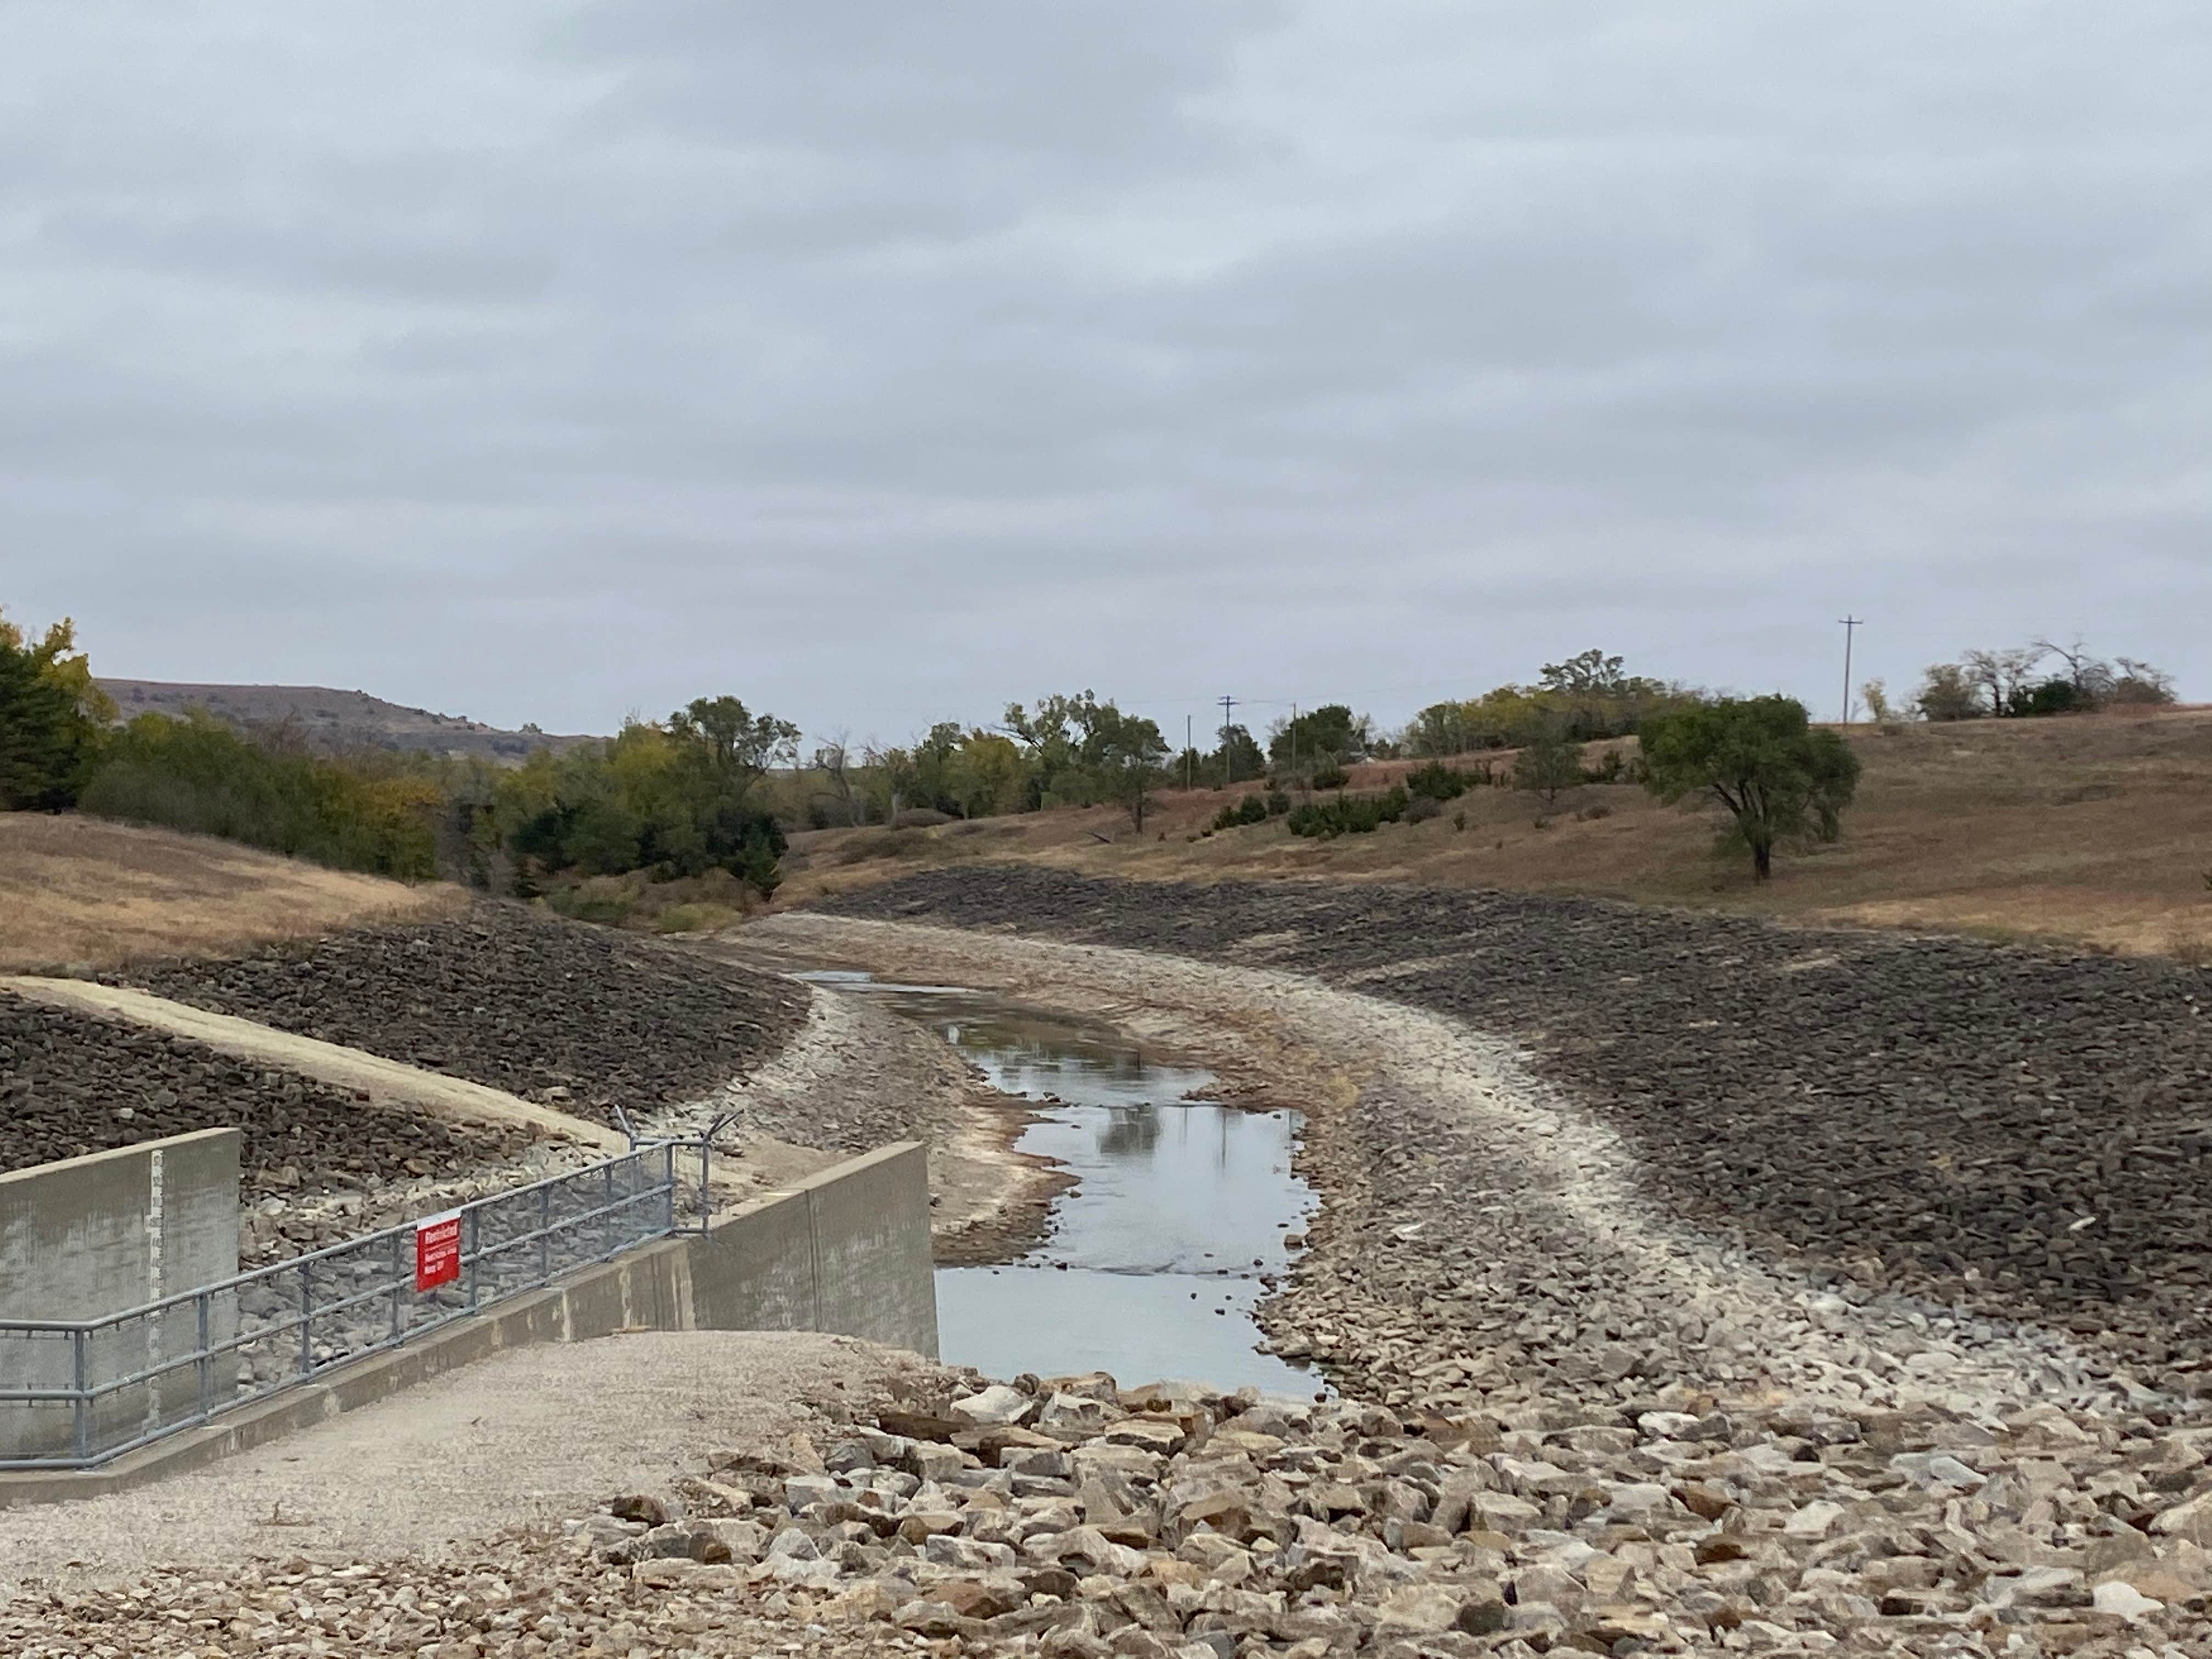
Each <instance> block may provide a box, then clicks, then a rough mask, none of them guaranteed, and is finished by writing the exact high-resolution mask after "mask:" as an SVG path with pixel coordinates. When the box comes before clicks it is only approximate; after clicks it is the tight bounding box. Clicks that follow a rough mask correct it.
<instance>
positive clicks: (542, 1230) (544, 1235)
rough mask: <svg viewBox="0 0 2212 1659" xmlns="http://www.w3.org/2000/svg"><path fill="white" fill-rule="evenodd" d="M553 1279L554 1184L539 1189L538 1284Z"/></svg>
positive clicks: (549, 1183)
mask: <svg viewBox="0 0 2212 1659" xmlns="http://www.w3.org/2000/svg"><path fill="white" fill-rule="evenodd" d="M552 1277H553V1183H552V1182H550V1181H549V1182H546V1183H545V1184H544V1186H543V1187H540V1188H538V1283H539V1284H541V1285H543V1284H544V1282H545V1281H546V1280H547V1279H550V1278H552Z"/></svg>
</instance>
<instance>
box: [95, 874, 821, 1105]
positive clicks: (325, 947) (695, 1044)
mask: <svg viewBox="0 0 2212 1659" xmlns="http://www.w3.org/2000/svg"><path fill="white" fill-rule="evenodd" d="M117 982H118V983H127V984H131V985H136V986H138V987H141V988H143V989H145V990H149V991H152V992H154V993H155V994H158V995H161V996H165V997H170V998H173V999H174V1000H177V1001H179V1002H186V1003H190V1004H191V1005H193V1006H196V1007H201V1008H210V1009H214V1010H216V1011H218V1012H223V1013H229V1014H236V1015H240V1016H241V1017H243V1018H247V1019H252V1020H258V1021H259V1022H261V1023H262V1024H267V1025H273V1026H276V1027H277V1028H278V1029H279V1030H287V1031H295V1032H298V1033H300V1034H301V1035H303V1036H313V1037H318V1038H320V1039H322V1040H324V1041H325V1042H337V1043H342V1044H343V1045H345V1046H346V1047H348V1048H363V1049H366V1050H368V1052H369V1053H371V1054H382V1055H384V1056H386V1058H388V1059H392V1060H404V1061H406V1062H407V1063H408V1064H410V1065H414V1066H423V1067H426V1068H428V1069H429V1070H432V1071H442V1072H447V1073H451V1074H453V1075H454V1076H456V1077H463V1078H467V1079H470V1080H471V1081H473V1082H477V1083H482V1084H485V1085H489V1086H490V1087H493V1088H495V1089H503V1090H506V1091H508V1092H509V1093H511V1094H517V1095H521V1096H523V1097H526V1098H530V1099H536V1100H544V1101H551V1102H556V1103H562V1104H564V1105H566V1106H568V1107H569V1109H574V1110H578V1111H581V1112H586V1113H588V1114H590V1115H594V1116H597V1117H599V1118H601V1119H602V1120H604V1119H605V1117H606V1116H607V1115H608V1114H609V1112H610V1109H611V1108H612V1107H614V1106H616V1105H620V1106H622V1107H623V1109H624V1110H626V1111H628V1112H629V1114H630V1115H632V1116H633V1117H636V1116H640V1115H644V1114H647V1113H650V1112H653V1111H656V1110H659V1109H665V1108H668V1107H673V1106H677V1105H679V1104H681V1103H686V1102H691V1101H696V1100H699V1099H702V1098H704V1097H707V1096H709V1095H711V1094H713V1093H714V1092H715V1091H718V1090H720V1089H721V1088H722V1087H723V1086H724V1085H726V1084H727V1083H728V1082H729V1080H730V1079H732V1078H733V1077H736V1076H738V1074H739V1073H744V1072H745V1071H748V1070H750V1068H751V1067H753V1066H757V1065H758V1064H759V1063H760V1062H761V1061H762V1060H763V1059H764V1058H765V1057H767V1056H768V1055H770V1054H774V1053H775V1052H776V1051H777V1050H778V1049H780V1048H781V1047H782V1046H783V1045H784V1044H785V1043H786V1042H787V1041H789V1040H790V1038H791V1037H792V1036H793V1035H794V1034H795V1033H796V1032H797V1031H798V1030H799V1025H800V1024H801V1022H802V1021H803V1020H804V1019H805V1013H806V1006H807V997H806V994H805V991H804V990H802V989H801V988H799V987H796V986H793V985H791V984H789V983H788V982H787V981H782V980H780V979H775V978H773V977H770V976H767V975H760V974H756V973H751V972H748V971H746V970H745V969H741V968H738V967H735V966H732V965H729V964H726V963H714V962H711V961H708V960H705V959H703V958H702V957H700V956H699V955H697V954H696V953H694V952H690V951H684V950H683V949H681V948H679V947H677V946H674V945H667V944H664V943H662V942H661V941H659V940H657V939H644V938H641V937H639V936H637V935H635V934H631V933H617V932H615V931H613V930H612V929H610V928H604V927H586V926H583V925H580V924H579V923H574V922H570V921H565V920H563V919H562V918H561V917H559V916H556V915H550V914H548V913H546V912H544V911H539V910H533V909H532V908H528V907H526V906H524V905H519V904H511V903H505V902H496V901H483V902H478V903H477V904H475V905H473V906H471V908H469V909H468V910H467V911H466V912H465V913H464V914H462V915H459V916H454V917H451V918H447V919H442V920H437V921H418V922H407V923H399V924H395V925H392V926H389V927H368V928H360V929H356V930H354V931H351V932H348V933H334V934H331V935H330V936H329V937H327V938H325V939H319V940H316V941H314V942H313V943H312V944H310V945H306V946H304V947H302V946H299V945H287V946H272V947H270V949H267V950H265V951H260V952H258V953H256V954H254V955H252V956H249V957H242V958H239V959H236V960H233V961H226V962H177V963H168V964H166V965H155V966H150V967H145V968H139V969H132V970H131V972H129V973H128V974H127V975H121V976H119V977H118V981H117Z"/></svg>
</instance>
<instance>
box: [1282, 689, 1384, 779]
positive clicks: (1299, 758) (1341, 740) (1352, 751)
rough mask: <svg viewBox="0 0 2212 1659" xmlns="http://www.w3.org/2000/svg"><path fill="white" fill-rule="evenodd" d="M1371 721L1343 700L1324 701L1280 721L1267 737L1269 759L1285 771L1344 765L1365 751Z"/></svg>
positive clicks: (1305, 770)
mask: <svg viewBox="0 0 2212 1659" xmlns="http://www.w3.org/2000/svg"><path fill="white" fill-rule="evenodd" d="M1368 725H1369V722H1368V720H1367V719H1366V717H1365V716H1364V715H1355V714H1353V713H1352V710H1351V709H1349V708H1346V707H1345V705H1344V704H1342V703H1340V702H1327V703H1323V704H1322V706H1321V707H1320V708H1312V709H1309V710H1307V711H1306V712H1305V713H1304V714H1301V715H1299V716H1298V717H1297V719H1296V720H1284V721H1282V722H1280V723H1279V724H1278V725H1277V726H1276V727H1275V729H1274V731H1273V732H1271V733H1269V735H1268V738H1267V758H1268V759H1269V760H1270V761H1272V762H1273V763H1274V764H1275V765H1277V766H1279V767H1281V768H1283V769H1285V770H1291V771H1300V772H1310V771H1312V770H1313V769H1315V768H1316V767H1319V766H1328V765H1341V764H1342V763H1344V762H1346V761H1348V760H1357V759H1358V758H1359V757H1360V756H1361V755H1362V754H1363V753H1364V751H1365V744H1366V741H1367V735H1368Z"/></svg>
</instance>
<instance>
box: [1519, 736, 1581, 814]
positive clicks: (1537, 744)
mask: <svg viewBox="0 0 2212 1659" xmlns="http://www.w3.org/2000/svg"><path fill="white" fill-rule="evenodd" d="M1581 781H1583V746H1582V744H1578V743H1575V742H1572V741H1571V740H1570V739H1569V738H1568V737H1567V732H1566V727H1565V723H1564V722H1562V721H1560V720H1546V721H1545V722H1544V723H1543V724H1542V725H1541V726H1539V727H1538V728H1537V729H1536V730H1535V731H1534V732H1532V733H1531V734H1530V736H1529V738H1528V742H1526V743H1525V744H1522V746H1521V753H1520V754H1519V755H1518V756H1517V757H1516V758H1515V760H1514V762H1513V787H1515V788H1516V789H1526V790H1528V792H1529V793H1531V794H1537V795H1541V796H1542V797H1543V798H1544V799H1545V801H1546V802H1547V803H1549V802H1551V801H1554V800H1557V799H1559V791H1560V790H1562V789H1571V788H1573V787H1575V785H1577V784H1578V783H1580V782H1581Z"/></svg>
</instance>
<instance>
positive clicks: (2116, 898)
mask: <svg viewBox="0 0 2212 1659" xmlns="http://www.w3.org/2000/svg"><path fill="white" fill-rule="evenodd" d="M1851 738H1852V741H1853V743H1854V744H1855V746H1856V747H1857V750H1858V752H1859V754H1860V756H1861V757H1863V760H1864V762H1865V763H1866V770H1865V775H1864V778H1863V781H1862V783H1861V787H1860V793H1859V799H1858V803H1857V805H1856V806H1854V807H1853V808H1852V810H1851V811H1850V813H1849V814H1847V815H1846V817H1845V819H1844V837H1843V840H1842V841H1841V842H1838V844H1836V845H1834V846H1831V847H1814V848H1803V849H1799V850H1797V851H1795V852H1790V853H1785V854H1782V855H1780V856H1778V858H1777V860H1776V863H1775V879H1774V880H1773V881H1772V882H1771V883H1770V884H1767V885H1766V886H1765V887H1764V888H1761V887H1756V886H1754V885H1753V883H1752V881H1751V878H1750V869H1749V860H1747V859H1745V858H1742V857H1741V856H1737V857H1732V858H1729V859H1725V860H1723V859H1720V858H1717V857H1716V856H1715V854H1714V850H1713V848H1714V842H1715V840H1716V838H1717V832H1718V829H1719V827H1720V822H1719V819H1718V818H1717V816H1716V815H1715V814H1714V813H1713V812H1711V811H1699V810H1684V809H1680V808H1673V807H1668V806H1663V805H1660V804H1659V803H1658V802H1657V801H1656V800H1654V799H1651V798H1650V796H1648V795H1647V794H1645V793H1644V791H1643V790H1641V789H1640V788H1637V787H1633V786H1629V785H1613V786H1608V787H1595V786H1593V787H1584V788H1582V789H1578V790H1571V791H1568V792H1566V793H1562V794H1561V795H1560V797H1559V800H1558V802H1557V803H1556V805H1553V806H1551V807H1548V808H1547V807H1545V806H1543V805H1541V803H1539V802H1537V801H1535V800H1534V799H1533V798H1531V797H1529V796H1527V795H1523V794H1520V793H1516V792H1515V791H1512V790H1510V789H1497V788H1490V789H1476V790H1473V791H1470V792H1469V793H1468V794H1466V795H1463V796H1462V797H1461V798H1460V799H1458V800H1456V801H1454V802H1452V803H1450V804H1449V805H1448V806H1446V807H1445V809H1444V811H1443V815H1442V816H1441V817H1437V818H1432V819H1431V820H1430V821H1429V822H1427V823H1419V824H1394V825H1386V826H1385V827H1384V828H1383V829H1382V830H1380V831H1379V832H1377V833H1376V834H1374V835H1371V836H1344V837H1342V838H1341V839H1340V840H1337V841H1333V842H1310V841H1301V840H1297V839H1296V838H1294V837H1292V836H1289V835H1287V834H1286V833H1285V831H1284V829H1283V828H1282V826H1281V824H1280V823H1279V822H1275V823H1268V824H1265V825H1255V826H1253V827H1251V828H1249V829H1233V830H1229V831H1225V832H1224V833H1221V834H1218V835H1216V836H1212V837H1210V838H1208V839H1205V840H1201V841H1198V842H1191V841H1189V840H1188V839H1187V837H1188V836H1189V835H1190V834H1191V833H1192V832H1194V830H1196V829H1199V828H1200V827H1201V826H1203V825H1204V824H1205V823H1206V822H1207V821H1208V820H1209V819H1210V818H1211V817H1212V815H1213V813H1214V811H1216V810H1217V808H1218V806H1219V805H1221V804H1222V803H1223V802H1224V801H1225V800H1230V799H1235V797H1236V795H1237V793H1241V792H1238V791H1232V792H1231V793H1228V794H1217V793H1213V792H1212V791H1210V790H1199V791H1194V792H1192V793H1188V794H1184V793H1180V792H1178V793H1171V794H1170V795H1169V796H1167V797H1166V798H1165V799H1164V805H1163V809H1162V811H1160V813H1159V815H1158V818H1157V821H1156V822H1153V823H1148V824H1147V825H1146V830H1145V834H1144V836H1142V837H1141V838H1139V837H1137V836H1133V835H1132V834H1131V833H1130V832H1129V829H1128V822H1127V817H1125V816H1123V815H1122V814H1120V813H1118V812H1115V811H1109V810H1107V809H1104V808H1097V809H1092V810H1088V811H1065V812H1048V813H1039V814H1034V815H1031V816H1028V817H1011V818H995V819H986V820H982V821H980V822H977V823H954V824H948V825H945V826H944V827H943V828H941V829H921V830H902V831H898V832H896V833H893V832H890V831H885V830H883V829H849V830H823V831H819V832H816V833H813V834H810V835H804V836H798V837H795V838H794V842H793V856H792V858H791V859H790V860H788V861H787V866H788V867H789V868H790V870H791V872H792V873H791V877H790V879H789V880H788V882H787V885H786V887H785V889H784V890H783V891H782V892H781V893H780V894H779V895H778V899H779V902H780V903H781V904H789V903H792V902H803V901H804V900H805V898H806V897H808V896H811V895H813V894H816V893H820V892H825V891H836V890H839V889H842V888H848V887H852V886H856V885H860V884H866V883H869V882H875V881H882V880H886V879H889V878H892V877H895V876H896V875H899V874H901V873H903V872H907V871H909V870H913V869H916V868H923V867H928V866H935V865H941V864H947V863H954V862H964V861H969V860H1024V861H1030V862H1036V863H1043V864H1051V865H1058V866H1064V867H1067V868H1071V869H1079V870H1084V871H1088V872H1095V873H1099V874H1109V873H1110V874H1119V875H1127V876H1142V877H1152V878H1164V879H1179V880H1196V881H1208V880H1219V879H1225V878H1263V879H1264V878H1298V877H1305V878H1327V879H1332V880H1340V881H1415V882H1429V883H1437V884H1444V885H1449V886H1460V887H1497V888H1505V889H1513V890H1524V891H1559V892H1578V893H1595V894H1601V895H1606V896H1613V897H1619V898H1625V899H1632V900H1636V901H1639V902H1646V903H1661V904H1677V905H1688V906H1694V907H1699V908H1717V909H1726V910H1736V911H1743V912H1747V913H1757V914H1764V915H1778V916H1784V917H1794V918H1797V919H1801V920H1804V921H1829V922H1844V923H1850V924H1857V925H1862V926H1875V927H1923V928H1931V929H1936V930H1942V931H1947V932H1968V933H1987V934H1990V935H1995V936H2001V937H2007V938H2040V939H2063V940H2069V941H2073V942H2076V943H2082V944H2087V945H2093V946H2094V947H2096V948H2099V949H2106V950H2115V951H2129V952H2142V953H2151V954H2172V955H2176V956H2180V957H2184V958H2185V959H2188V958H2191V957H2212V890H2208V888H2207V886H2206V878H2205V872H2207V871H2212V709H2203V708H2187V709H2175V710H2171V711H2167V712H2165V713H2162V714H2155V715H2142V714H2110V715H2099V716H2094V717H2089V718H2076V719H2063V720H2019V721H2013V720H2007V721H2003V722H2002V723H1999V722H1976V723H1972V724H1967V725H1960V726H1911V727H1906V728H1904V729H1901V730H1899V731H1898V732H1895V733H1894V734H1893V735H1889V736H1884V735H1882V734H1881V733H1879V732H1875V731H1874V730H1872V729H1871V728H1868V727H1859V728H1857V729H1855V730H1854V731H1853V732H1852V733H1851ZM1403 769H1404V768H1403V766H1402V765H1395V766H1387V767H1376V768H1374V769H1366V768H1363V769H1360V774H1361V775H1358V776H1356V777H1355V779H1354V783H1355V785H1356V786H1364V785H1367V784H1369V783H1370V782H1373V783H1380V782H1382V781H1384V778H1385V776H1386V775H1389V774H1394V773H1396V772H1399V771H1402V770H1403ZM1595 806H1604V807H1607V808H1608V809H1610V810H1609V811H1607V814H1606V815H1605V816H1603V817H1577V812H1578V811H1582V810H1583V809H1585V808H1589V807H1595ZM1462 811H1463V812H1464V813H1465V815H1466V828H1465V829H1455V827H1454V823H1453V818H1454V815H1455V813H1458V812H1462ZM1539 818H1544V819H1546V820H1547V822H1546V823H1544V824H1543V825H1541V827H1540V826H1539V824H1538V823H1537V820H1538V819H1539ZM1098 836H1111V837H1112V840H1111V841H1110V842H1102V841H1100V840H1099V839H1097V837H1098Z"/></svg>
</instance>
